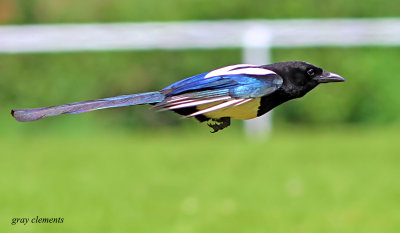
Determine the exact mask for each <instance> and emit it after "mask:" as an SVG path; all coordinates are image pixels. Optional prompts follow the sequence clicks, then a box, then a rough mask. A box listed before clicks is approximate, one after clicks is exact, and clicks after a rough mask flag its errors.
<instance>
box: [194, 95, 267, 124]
mask: <svg viewBox="0 0 400 233" xmlns="http://www.w3.org/2000/svg"><path fill="white" fill-rule="evenodd" d="M260 100H261V99H260V98H256V99H254V100H251V101H249V102H247V103H244V104H241V105H238V106H229V107H226V108H223V109H218V110H215V111H212V112H207V113H204V114H203V115H204V116H206V117H209V118H214V119H218V118H221V117H230V118H232V119H240V120H248V119H252V118H255V117H257V111H258V107H259V106H260ZM220 103H222V101H221V102H215V103H211V104H203V105H199V106H197V109H198V110H203V109H206V108H209V107H212V106H214V105H217V104H220Z"/></svg>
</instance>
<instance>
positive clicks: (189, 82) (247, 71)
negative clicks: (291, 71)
mask: <svg viewBox="0 0 400 233" xmlns="http://www.w3.org/2000/svg"><path fill="white" fill-rule="evenodd" d="M282 83H283V80H282V78H281V77H280V76H279V75H278V74H276V73H275V72H273V71H271V70H268V69H265V68H262V67H260V66H255V65H247V64H240V65H233V66H227V67H224V68H221V69H217V70H214V71H211V72H208V73H203V74H199V75H196V76H193V77H189V78H186V79H183V80H181V81H178V82H176V83H174V84H172V85H170V86H168V87H166V88H164V89H163V90H161V93H163V94H164V95H165V96H166V98H165V100H164V101H162V102H161V103H158V104H156V105H155V108H158V109H160V110H173V109H180V108H187V107H193V106H198V105H204V104H211V103H216V104H215V105H213V106H211V107H210V108H206V109H203V110H201V111H198V112H195V113H193V114H191V115H189V116H196V115H199V114H203V113H205V112H210V111H215V110H218V109H222V108H227V107H230V106H238V105H240V104H243V103H246V102H248V101H250V100H252V99H254V98H259V97H262V96H266V95H269V94H271V93H272V92H274V91H275V90H277V89H278V88H279V87H281V86H282Z"/></svg>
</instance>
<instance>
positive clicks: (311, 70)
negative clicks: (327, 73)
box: [307, 69, 315, 76]
mask: <svg viewBox="0 0 400 233" xmlns="http://www.w3.org/2000/svg"><path fill="white" fill-rule="evenodd" d="M307 74H308V75H309V76H314V74H315V70H314V69H308V70H307Z"/></svg>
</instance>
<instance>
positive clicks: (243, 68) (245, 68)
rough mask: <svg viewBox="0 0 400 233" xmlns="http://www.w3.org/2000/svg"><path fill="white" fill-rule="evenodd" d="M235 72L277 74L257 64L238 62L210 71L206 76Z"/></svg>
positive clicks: (225, 74)
mask: <svg viewBox="0 0 400 233" xmlns="http://www.w3.org/2000/svg"><path fill="white" fill-rule="evenodd" d="M233 74H248V75H268V74H276V73H275V72H273V71H272V70H268V69H264V68H260V67H259V66H257V65H250V64H238V65H232V66H226V67H223V68H220V69H217V70H213V71H211V72H209V73H208V74H207V75H206V76H204V78H211V77H217V76H227V75H233Z"/></svg>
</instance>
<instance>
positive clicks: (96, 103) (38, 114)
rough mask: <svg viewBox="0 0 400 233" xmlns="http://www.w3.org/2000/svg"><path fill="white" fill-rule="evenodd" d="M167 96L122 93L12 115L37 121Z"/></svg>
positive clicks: (14, 110) (19, 110)
mask: <svg viewBox="0 0 400 233" xmlns="http://www.w3.org/2000/svg"><path fill="white" fill-rule="evenodd" d="M164 98H165V96H164V95H163V94H161V93H160V92H158V91H156V92H147V93H140V94H133V95H121V96H116V97H110V98H105V99H98V100H89V101H83V102H77V103H70V104H62V105H57V106H50V107H44V108H31V109H13V110H11V115H12V116H13V117H14V118H15V119H16V120H17V121H36V120H39V119H42V118H46V117H50V116H57V115H60V114H76V113H83V112H89V111H94V110H99V109H105V108H116V107H124V106H129V105H139V104H150V103H158V102H161V101H163V100H164Z"/></svg>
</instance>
